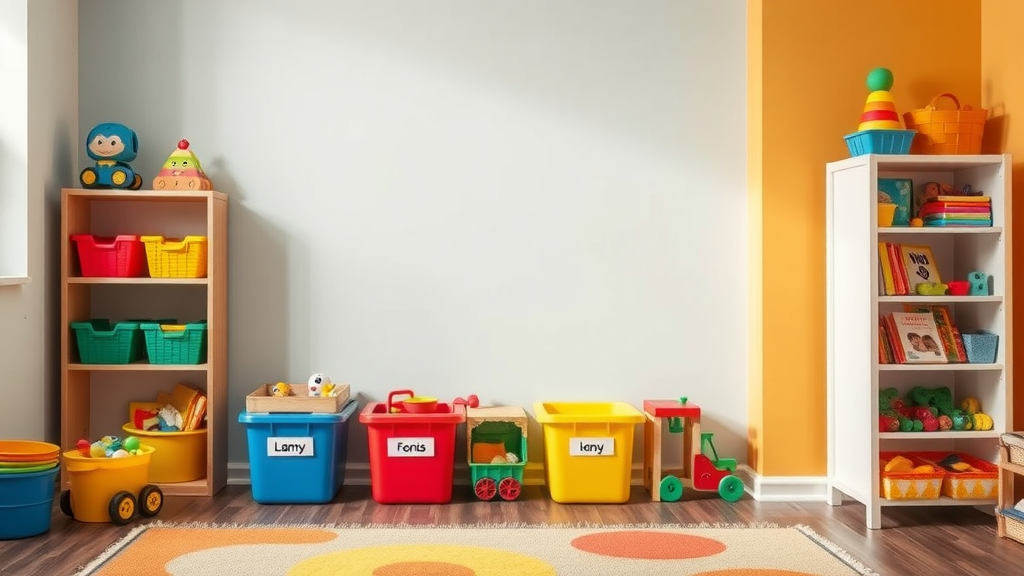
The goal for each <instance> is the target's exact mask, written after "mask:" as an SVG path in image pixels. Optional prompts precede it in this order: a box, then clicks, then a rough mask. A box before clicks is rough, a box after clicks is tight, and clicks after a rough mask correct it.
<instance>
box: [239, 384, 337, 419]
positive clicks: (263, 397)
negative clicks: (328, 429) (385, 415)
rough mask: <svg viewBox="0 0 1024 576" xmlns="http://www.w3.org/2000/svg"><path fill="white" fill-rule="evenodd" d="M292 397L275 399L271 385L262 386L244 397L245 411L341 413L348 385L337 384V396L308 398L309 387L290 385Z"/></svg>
mask: <svg viewBox="0 0 1024 576" xmlns="http://www.w3.org/2000/svg"><path fill="white" fill-rule="evenodd" d="M290 386H291V387H292V394H293V396H282V397H277V396H274V395H273V394H272V392H271V391H272V390H273V388H274V385H273V384H262V385H261V386H260V387H259V388H257V389H255V390H253V391H252V392H250V393H249V394H247V395H246V396H245V409H246V411H248V412H298V413H310V412H313V413H326V414H330V413H333V412H341V408H342V407H343V406H344V405H345V403H346V402H348V398H349V385H348V384H337V385H336V386H335V390H338V395H337V396H329V397H321V396H308V394H309V386H307V385H306V384H291V385H290Z"/></svg>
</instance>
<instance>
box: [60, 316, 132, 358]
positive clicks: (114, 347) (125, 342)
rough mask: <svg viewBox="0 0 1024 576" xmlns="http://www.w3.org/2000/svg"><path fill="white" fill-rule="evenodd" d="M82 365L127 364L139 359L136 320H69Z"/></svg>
mask: <svg viewBox="0 0 1024 576" xmlns="http://www.w3.org/2000/svg"><path fill="white" fill-rule="evenodd" d="M71 329H72V330H74V332H75V342H76V343H77V344H78V356H79V359H80V361H81V362H82V364H130V363H132V362H134V361H136V360H139V359H141V358H142V353H143V351H144V345H143V340H142V333H141V332H139V323H138V322H117V323H111V322H110V320H107V319H105V318H94V319H91V320H86V321H83V322H72V323H71Z"/></svg>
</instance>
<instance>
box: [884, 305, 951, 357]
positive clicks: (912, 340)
mask: <svg viewBox="0 0 1024 576" xmlns="http://www.w3.org/2000/svg"><path fill="white" fill-rule="evenodd" d="M890 317H891V318H892V322H893V325H894V326H895V329H896V330H895V332H896V334H895V336H896V338H895V340H896V341H895V342H893V343H892V344H893V346H896V347H898V348H899V349H900V350H901V351H902V354H898V355H902V356H903V358H904V359H903V362H904V363H906V364H946V363H947V356H946V350H945V349H944V348H943V347H942V337H941V336H940V335H939V329H938V327H937V326H936V325H935V316H934V315H932V314H930V313H928V312H892V313H891V314H890Z"/></svg>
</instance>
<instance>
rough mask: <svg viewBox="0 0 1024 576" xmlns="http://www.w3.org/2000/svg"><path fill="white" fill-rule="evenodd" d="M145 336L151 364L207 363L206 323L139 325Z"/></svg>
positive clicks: (145, 323)
mask: <svg viewBox="0 0 1024 576" xmlns="http://www.w3.org/2000/svg"><path fill="white" fill-rule="evenodd" d="M139 328H140V330H142V333H143V334H144V335H145V342H146V355H147V356H148V357H149V363H150V364H202V363H204V362H206V332H207V331H206V322H205V321H202V322H192V323H189V324H156V323H149V322H144V323H142V324H140V325H139Z"/></svg>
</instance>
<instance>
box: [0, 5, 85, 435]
mask: <svg viewBox="0 0 1024 576" xmlns="http://www.w3.org/2000/svg"><path fill="white" fill-rule="evenodd" d="M0 47H2V48H0V60H3V63H2V66H0V67H2V69H3V70H5V75H4V78H3V84H2V88H0V92H3V93H4V95H3V97H2V98H0V102H2V110H0V125H2V127H0V159H2V160H0V199H2V202H0V205H2V207H3V209H4V210H7V209H9V208H11V207H12V206H17V207H18V208H17V211H18V213H19V214H20V215H21V218H22V221H23V223H24V224H25V226H23V227H22V228H21V230H20V231H19V232H18V234H19V235H24V236H23V238H21V240H22V241H21V242H17V243H16V245H17V246H18V247H19V253H17V254H13V255H12V254H11V253H10V252H8V253H7V256H8V257H9V258H10V259H7V260H4V262H5V263H6V264H10V263H11V262H12V261H21V262H22V264H21V265H19V266H15V268H20V269H21V270H22V272H21V274H24V273H27V274H28V276H30V277H31V279H32V281H31V282H30V283H29V284H25V285H17V286H0V327H2V328H3V329H2V330H0V391H2V393H3V395H4V398H5V400H4V401H3V402H0V438H27V439H34V440H48V441H50V442H58V433H59V431H60V421H59V399H60V385H59V384H60V383H59V375H58V370H57V366H59V364H58V360H57V359H58V355H57V349H58V347H59V343H60V337H59V334H60V333H59V332H58V331H57V330H58V329H59V326H57V322H58V320H59V318H60V300H59V297H58V295H59V288H58V287H57V281H56V280H55V279H57V278H59V277H60V274H59V270H60V268H59V266H58V265H57V264H58V262H59V261H60V248H59V246H60V245H59V244H58V243H57V242H59V240H58V236H59V232H60V219H59V217H60V188H61V186H65V185H67V183H68V182H69V181H70V179H71V178H73V177H75V175H76V174H77V171H76V170H75V159H74V144H73V143H74V142H75V141H76V140H77V135H76V130H77V129H78V59H77V50H78V10H77V2H76V0H33V1H32V2H31V3H29V2H28V0H4V1H3V2H2V3H0ZM11 58H13V59H14V60H16V62H13V63H12V62H11V61H10V59H11ZM12 68H16V69H19V70H20V72H19V73H18V74H16V75H8V74H7V72H6V71H9V70H11V69H12ZM5 216H9V214H5ZM0 221H3V222H7V220H0ZM0 237H3V241H4V244H3V248H5V249H9V247H10V246H11V244H9V243H8V242H14V240H15V239H14V238H13V237H11V236H6V237H4V236H2V234H0ZM24 238H27V251H26V243H25V241H24ZM21 266H23V267H21Z"/></svg>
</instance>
